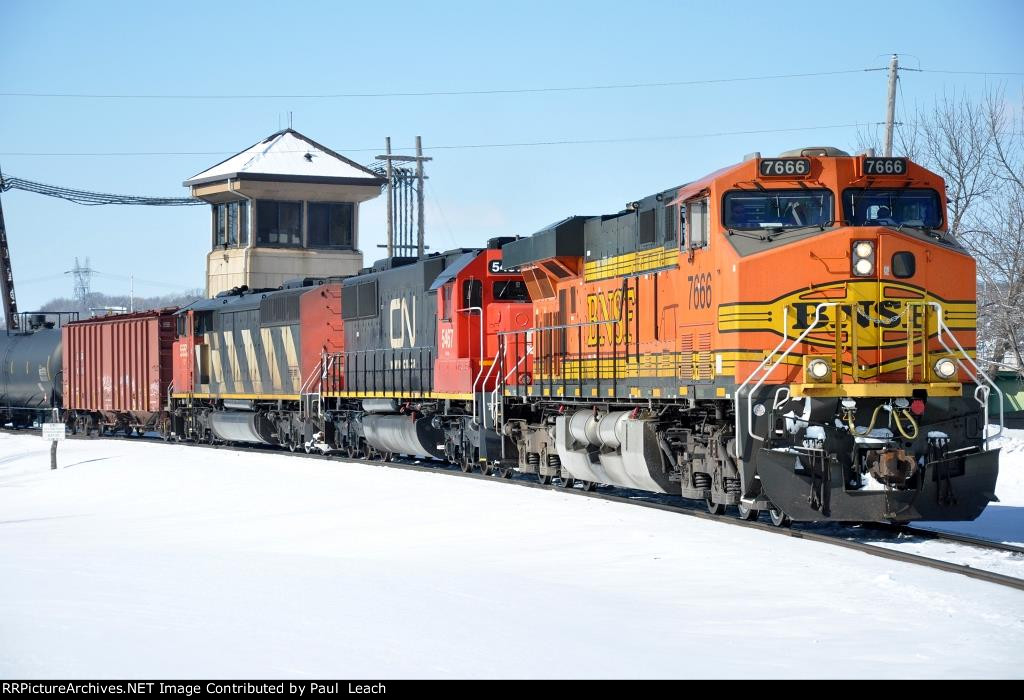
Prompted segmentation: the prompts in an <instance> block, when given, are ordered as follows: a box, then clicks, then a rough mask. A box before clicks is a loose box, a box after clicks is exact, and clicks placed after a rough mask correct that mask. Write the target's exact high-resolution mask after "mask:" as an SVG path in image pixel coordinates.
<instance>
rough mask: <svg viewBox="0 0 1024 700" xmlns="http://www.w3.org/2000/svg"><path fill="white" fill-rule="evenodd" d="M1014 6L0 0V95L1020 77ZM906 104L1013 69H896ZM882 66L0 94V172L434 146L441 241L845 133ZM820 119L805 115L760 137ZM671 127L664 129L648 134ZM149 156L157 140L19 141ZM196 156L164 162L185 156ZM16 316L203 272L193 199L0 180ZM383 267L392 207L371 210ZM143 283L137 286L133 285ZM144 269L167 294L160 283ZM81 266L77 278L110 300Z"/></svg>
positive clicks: (500, 81) (49, 176)
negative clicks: (279, 145)
mask: <svg viewBox="0 0 1024 700" xmlns="http://www.w3.org/2000/svg"><path fill="white" fill-rule="evenodd" d="M1022 26H1024V3H1022V2H1019V1H1017V0H1012V1H1005V2H973V3H964V2H942V1H938V2H936V1H934V0H933V1H931V2H891V0H890V1H889V2H857V3H854V4H849V3H829V2H772V3H764V2H729V3H718V4H714V5H711V4H708V3H699V4H698V3H682V2H632V3H628V4H627V3H623V2H593V1H590V2H565V3H554V2H548V3H532V2H515V3H510V4H504V5H497V4H484V3H450V2H435V3H403V2H391V3H386V4H384V3H374V4H373V6H372V7H371V6H370V4H362V3H351V2H295V3H292V4H289V5H285V4H283V3H279V2H278V3H271V2H256V1H249V2H216V3H208V2H207V3H196V2H175V3H139V2H131V3H112V2H101V1H98V0H97V1H96V2H88V3H86V2H45V1H40V0H32V1H23V0H0V59H2V65H3V67H4V70H3V72H2V73H0V93H15V92H32V93H68V92H71V93H89V94H128V95H140V94H145V95H153V94H156V95H172V94H173V95H240V94H250V95H252V94H256V95H296V94H307V95H308V94H325V93H331V94H337V93H349V94H351V93H381V92H422V91H460V90H489V89H499V90H500V89H517V88H538V87H562V86H589V85H610V84H633V83H654V82H679V81H693V80H706V79H720V78H746V77H753V76H766V75H782V74H787V75H788V74H794V73H820V72H830V71H843V70H854V69H864V68H873V67H884V66H886V65H887V63H888V57H889V55H890V54H891V53H893V52H898V53H899V54H900V55H901V64H902V65H904V66H908V67H913V68H916V67H921V68H924V69H928V70H935V71H938V70H948V71H990V72H1017V73H1024V50H1022V48H1021V43H1020V38H1019V31H1020V27H1022ZM901 77H902V80H901V90H900V95H899V100H898V109H903V108H904V107H906V108H908V109H910V108H913V106H914V105H915V104H927V103H929V102H931V100H932V99H933V98H934V97H935V96H937V95H942V94H943V93H950V92H953V91H966V92H970V93H978V92H980V91H982V90H984V89H985V87H986V85H1001V86H1003V87H1004V89H1005V90H1006V91H1007V94H1008V95H1009V96H1011V97H1015V98H1016V100H1017V104H1018V105H1019V104H1020V103H1021V102H1020V96H1021V93H1022V91H1024V75H1015V76H999V77H988V78H986V77H985V76H972V75H952V74H943V73H927V72H904V73H902V74H901ZM885 97H886V75H885V73H884V72H883V71H876V72H859V73H851V74H843V75H830V76H818V77H803V78H787V79H773V80H753V81H740V82H724V83H715V84H705V85H689V86H669V87H645V88H635V89H609V90H588V91H568V92H545V93H527V94H522V93H521V94H499V95H462V96H431V97H373V98H331V99H311V98H287V99H284V98H260V99H100V98H86V99H71V98H50V97H11V96H0V168H2V169H3V171H4V172H5V173H7V174H11V175H16V176H19V177H23V178H29V179H34V180H39V181H42V182H46V183H51V184H57V185H64V186H68V187H77V188H81V189H91V190H98V191H104V192H115V193H123V194H145V195H167V196H180V195H184V194H186V191H185V189H184V188H182V187H181V183H182V181H183V180H185V179H186V178H188V177H189V176H191V175H193V174H195V173H197V172H199V171H201V170H203V169H205V168H206V167H208V166H210V165H212V164H214V163H216V162H218V161H220V160H222V159H223V158H224V157H226V156H228V155H231V154H232V153H235V152H237V151H240V150H242V149H243V148H246V147H248V146H250V145H251V144H253V143H254V142H256V141H259V140H260V139H262V138H264V137H266V136H267V135H269V134H270V133H272V132H274V131H276V130H277V129H278V128H279V126H281V125H287V119H288V116H287V115H288V112H289V111H290V112H292V113H293V115H294V117H293V119H294V127H295V128H296V129H298V130H299V131H301V132H303V133H305V134H307V135H308V136H309V137H311V138H313V139H315V140H317V141H319V142H321V143H323V144H325V145H327V146H329V147H331V148H333V149H335V150H337V151H340V152H341V153H343V154H345V155H348V156H349V157H351V158H353V159H354V160H357V161H359V162H363V163H367V162H370V161H371V160H372V158H373V156H374V155H376V154H377V153H380V152H382V147H383V143H384V137H385V136H391V137H392V142H393V144H394V145H395V146H397V147H411V146H412V145H413V143H414V138H415V136H416V135H417V134H419V135H422V136H423V140H424V145H425V146H426V147H427V149H428V150H429V149H431V148H432V147H437V146H465V145H479V144H496V143H523V142H535V141H563V140H605V139H650V140H634V141H622V142H616V143H591V144H573V145H547V146H532V147H522V146H521V147H504V148H450V149H448V148H446V149H437V150H429V152H428V155H430V156H432V157H433V158H434V159H435V160H434V161H433V162H432V163H430V164H429V166H428V175H429V176H430V180H429V183H428V187H427V195H428V201H427V243H428V245H430V246H431V247H432V249H434V250H439V249H445V248H451V247H454V246H457V245H458V246H475V245H480V244H482V243H483V241H485V240H486V239H487V238H489V237H491V236H495V235H511V234H529V233H531V232H533V231H535V230H537V229H538V228H540V227H542V226H544V225H545V224H547V223H550V222H551V221H554V220H557V219H559V218H562V217H563V216H566V215H569V214H596V213H604V212H613V211H617V210H619V209H620V208H622V206H623V205H624V203H625V202H627V201H630V200H634V199H637V198H639V197H641V196H643V195H646V194H650V193H652V192H655V191H657V190H660V189H664V188H666V187H670V186H673V185H677V184H680V183H683V182H686V181H688V180H692V179H694V178H696V177H699V176H700V175H702V174H705V173H707V172H709V171H712V170H715V169H717V168H719V167H722V166H724V165H727V164H729V163H732V162H735V161H737V160H739V159H740V158H741V157H742V156H743V155H744V154H745V153H749V152H751V151H755V150H758V151H761V152H763V153H765V154H774V153H777V152H779V151H782V150H786V149H789V148H795V147H799V146H805V145H823V144H827V145H835V146H838V147H840V148H852V147H853V146H854V144H855V143H856V140H857V128H856V127H851V126H841V125H850V124H870V123H875V122H879V121H881V120H883V119H884V108H885ZM804 127H836V128H821V129H813V130H806V131H785V132H783V131H774V132H772V133H747V134H736V133H733V134H732V135H713V134H723V133H730V132H744V131H746V132H750V131H762V132H770V131H772V130H782V129H794V128H804ZM655 137H665V138H655ZM112 152H118V153H121V152H131V153H138V152H160V153H170V154H174V155H133V156H97V155H78V156H74V155H47V156H44V155H14V154H16V153H32V154H40V153H60V154H68V153H112ZM196 152H199V153H201V155H180V154H183V153H196ZM3 207H4V215H5V219H6V223H7V229H8V237H9V240H10V244H11V249H12V256H13V265H14V273H15V281H16V285H17V292H18V301H19V306H20V307H21V308H22V309H25V310H27V309H30V308H32V307H35V306H38V305H39V304H42V303H43V302H45V301H46V300H48V299H50V298H51V297H53V296H57V295H65V296H70V294H71V291H72V280H71V276H70V275H67V276H62V277H61V278H58V279H54V276H55V275H59V274H60V273H62V272H63V271H64V270H68V269H70V268H71V267H72V265H73V263H74V258H75V257H76V256H78V257H79V258H85V257H87V256H88V257H89V258H90V259H91V262H92V266H93V267H94V268H95V269H97V270H99V271H101V272H104V273H108V274H117V275H127V274H129V273H133V274H134V275H136V277H137V278H138V279H139V281H137V283H136V291H137V293H139V294H143V295H155V294H162V293H168V292H172V291H175V290H181V289H185V288H189V287H201V286H203V284H204V274H205V255H206V253H207V252H208V245H209V240H210V236H209V215H208V212H207V211H206V208H205V207H203V208H200V207H189V208H184V209H178V208H149V207H111V206H103V207H83V206H79V205H74V204H69V203H64V202H61V201H59V200H53V199H49V198H44V197H41V196H39V195H35V194H30V193H25V192H20V191H12V192H8V193H5V194H3ZM360 228H361V241H360V247H361V248H362V249H363V251H364V253H365V254H366V259H367V261H371V260H373V259H376V258H377V257H380V251H379V249H378V248H377V247H376V246H377V244H378V243H381V242H383V231H384V215H383V202H382V201H381V200H380V199H378V200H376V202H375V203H373V204H371V205H368V206H365V207H364V208H363V210H362V220H361V224H360ZM143 280H145V281H143ZM158 283H159V284H158ZM127 287H128V283H127V282H125V281H123V280H121V279H117V278H111V277H104V276H97V277H95V278H94V279H93V289H94V291H101V292H107V293H126V292H127Z"/></svg>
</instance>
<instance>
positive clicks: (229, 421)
mask: <svg viewBox="0 0 1024 700" xmlns="http://www.w3.org/2000/svg"><path fill="white" fill-rule="evenodd" d="M209 424H210V430H211V431H213V434H214V435H216V436H217V437H218V438H220V439H221V440H224V441H226V442H253V443H262V444H267V445H276V444H278V442H279V441H278V440H277V439H275V436H274V426H273V424H272V423H271V422H270V421H269V420H267V418H266V416H264V415H263V414H262V413H257V412H255V411H214V412H212V413H211V414H210V416H209Z"/></svg>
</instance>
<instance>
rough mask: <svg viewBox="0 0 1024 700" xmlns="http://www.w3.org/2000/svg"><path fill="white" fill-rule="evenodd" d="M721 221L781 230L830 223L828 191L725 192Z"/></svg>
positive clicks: (741, 226)
mask: <svg viewBox="0 0 1024 700" xmlns="http://www.w3.org/2000/svg"><path fill="white" fill-rule="evenodd" d="M722 205H723V212H722V224H723V225H724V226H725V228H727V229H735V230H740V231H743V230H747V231H750V230H753V231H760V230H765V229H768V230H784V229H790V228H803V227H805V226H830V225H831V224H832V219H833V215H832V192H831V190H825V189H813V190H812V189H806V190H771V191H767V192H750V191H747V190H733V191H732V192H726V194H725V198H724V199H723V200H722Z"/></svg>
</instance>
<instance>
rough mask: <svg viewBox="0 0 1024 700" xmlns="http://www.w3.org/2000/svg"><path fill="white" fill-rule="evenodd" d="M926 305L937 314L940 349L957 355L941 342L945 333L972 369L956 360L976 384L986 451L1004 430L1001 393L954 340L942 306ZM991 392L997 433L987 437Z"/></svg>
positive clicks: (958, 342)
mask: <svg viewBox="0 0 1024 700" xmlns="http://www.w3.org/2000/svg"><path fill="white" fill-rule="evenodd" d="M928 304H929V305H930V306H933V307H935V310H936V311H937V312H938V314H937V316H936V330H937V333H936V337H937V338H938V341H939V344H940V345H942V347H943V348H945V350H946V352H948V353H949V354H951V355H954V356H956V355H957V353H955V352H953V349H952V348H950V347H949V346H948V345H946V341H945V340H943V338H942V336H943V333H945V334H946V335H947V336H949V338H950V339H951V340H952V341H953V344H954V345H955V346H956V349H957V350H958V351H959V355H960V357H962V358H963V359H964V360H967V362H969V363H970V365H971V367H973V368H974V371H972V370H971V368H970V367H968V366H967V365H965V364H964V362H963V360H961V359H960V357H957V358H956V362H957V364H958V365H960V367H961V368H963V370H964V371H965V372H967V374H968V375H970V376H971V379H973V380H974V383H975V384H977V386H976V387H975V389H974V400H975V401H977V402H978V403H980V404H981V405H982V407H983V408H984V409H985V427H984V428H983V429H982V439H983V441H984V445H985V449H988V441H989V440H990V439H991V438H994V437H999V436H1000V435H1002V434H1003V431H1004V430H1005V429H1006V423H1005V415H1004V408H1003V404H1004V401H1005V399H1004V397H1003V392H1002V390H1001V389H1000V388H999V387H998V386H997V385H996V383H995V382H994V381H992V378H991V377H989V376H988V375H987V374H986V373H985V370H983V369H982V368H981V367H979V366H978V363H977V362H975V361H974V359H973V358H972V357H971V356H970V354H969V353H968V352H967V351H966V350H964V346H963V345H961V344H960V341H959V340H957V339H956V335H954V334H953V331H951V330H950V329H949V326H947V325H946V322H945V320H944V319H943V317H942V305H941V304H939V303H938V302H937V301H930V302H928ZM979 377H980V378H982V379H984V380H985V382H986V384H987V385H988V386H985V385H983V384H982V383H981V382H980V381H978V378H979ZM993 390H994V391H995V392H996V395H997V396H998V397H999V431H998V432H997V433H995V434H994V435H989V434H988V397H989V394H990V392H991V391H993ZM979 392H980V393H981V394H982V398H978V393H979Z"/></svg>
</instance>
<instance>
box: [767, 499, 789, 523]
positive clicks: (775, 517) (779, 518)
mask: <svg viewBox="0 0 1024 700" xmlns="http://www.w3.org/2000/svg"><path fill="white" fill-rule="evenodd" d="M768 517H770V518H771V519H772V525H774V526H775V527H789V526H790V525H792V524H793V519H792V518H790V517H789V516H788V515H786V514H785V513H783V512H782V509H781V508H779V507H777V506H776V505H775V504H774V503H773V504H772V505H771V507H769V508H768Z"/></svg>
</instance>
